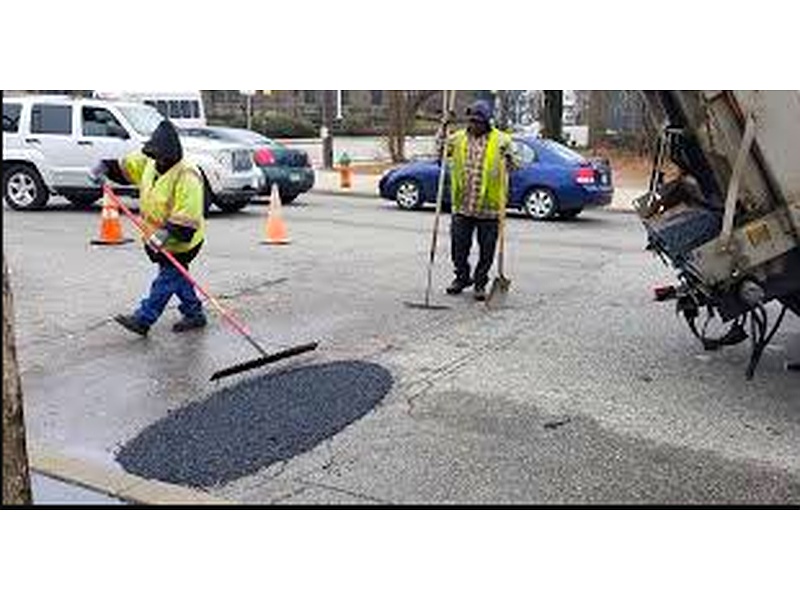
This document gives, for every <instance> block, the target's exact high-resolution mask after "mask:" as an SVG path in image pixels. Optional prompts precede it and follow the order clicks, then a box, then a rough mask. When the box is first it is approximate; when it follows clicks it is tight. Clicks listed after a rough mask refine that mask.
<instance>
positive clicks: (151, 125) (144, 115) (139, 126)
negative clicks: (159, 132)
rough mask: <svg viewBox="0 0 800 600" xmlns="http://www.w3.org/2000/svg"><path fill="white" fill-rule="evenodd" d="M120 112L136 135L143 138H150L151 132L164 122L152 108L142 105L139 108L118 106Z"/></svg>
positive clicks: (159, 114)
mask: <svg viewBox="0 0 800 600" xmlns="http://www.w3.org/2000/svg"><path fill="white" fill-rule="evenodd" d="M119 110H120V112H121V113H122V114H123V115H124V116H125V119H127V121H128V122H129V123H130V124H131V127H133V128H134V129H135V130H136V133H138V134H139V135H142V136H144V137H150V136H151V135H153V132H154V131H155V130H156V128H157V127H158V126H159V125H160V124H161V121H163V120H164V117H163V116H162V115H161V113H159V112H158V111H157V110H156V109H155V108H153V107H152V106H147V105H146V104H142V105H140V106H134V105H129V106H120V107H119Z"/></svg>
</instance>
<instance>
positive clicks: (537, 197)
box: [525, 188, 558, 221]
mask: <svg viewBox="0 0 800 600" xmlns="http://www.w3.org/2000/svg"><path fill="white" fill-rule="evenodd" d="M525 212H526V213H527V215H528V216H529V217H530V218H531V219H533V220H534V221H547V220H548V219H552V218H553V217H554V216H555V215H556V213H557V212H558V201H557V200H556V197H555V194H553V192H551V191H550V190H547V189H545V188H536V189H534V190H531V191H530V192H529V193H528V195H527V196H526V197H525Z"/></svg>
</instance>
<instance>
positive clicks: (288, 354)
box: [103, 185, 319, 381]
mask: <svg viewBox="0 0 800 600" xmlns="http://www.w3.org/2000/svg"><path fill="white" fill-rule="evenodd" d="M103 191H104V192H105V194H106V197H107V198H109V199H110V200H111V201H112V202H113V203H114V204H115V205H116V206H117V207H119V209H120V210H121V211H122V212H123V213H124V214H125V216H127V217H128V218H129V219H130V220H131V222H132V223H133V225H134V226H135V227H136V229H138V230H139V231H140V232H141V233H142V235H147V229H146V227H145V225H144V223H143V222H142V220H141V219H139V218H138V217H137V216H136V215H134V214H133V213H132V212H131V210H130V209H129V208H128V207H127V206H125V205H124V204H123V203H122V202H121V201H120V199H119V198H118V197H117V195H116V194H115V193H114V191H113V190H112V189H111V187H110V186H109V185H105V186H104V187H103ZM158 252H160V253H161V255H162V256H164V258H166V259H167V260H168V261H169V262H170V263H171V264H172V266H174V267H175V268H176V269H178V272H179V273H180V274H181V275H183V277H184V278H185V279H186V281H188V282H189V283H190V284H192V285H193V286H194V287H195V289H197V291H198V292H200V294H201V295H202V296H203V297H204V298H205V299H206V300H207V301H208V302H209V303H210V304H211V305H212V306H213V307H214V308H215V309H216V311H217V312H218V313H219V315H220V316H221V317H222V318H223V319H224V320H225V321H227V322H228V324H229V325H230V326H231V327H233V329H234V330H235V331H236V332H237V333H239V335H241V336H242V337H243V338H244V339H245V340H247V342H248V343H249V344H250V345H251V346H252V347H253V348H254V349H255V350H256V351H257V352H258V353H259V354H260V355H261V358H257V359H255V360H251V361H248V362H245V363H241V364H238V365H234V366H232V367H229V368H227V369H223V370H221V371H217V372H216V373H214V375H212V376H211V381H219V380H221V379H225V378H227V377H232V376H233V375H238V374H240V373H246V372H248V371H253V370H255V369H260V368H262V367H265V366H267V365H271V364H274V363H277V362H280V361H282V360H286V359H289V358H292V357H295V356H299V355H301V354H306V353H307V352H313V351H314V350H316V349H317V348H318V347H319V343H318V342H314V343H311V344H306V345H304V346H296V347H294V348H287V349H286V350H282V351H281V352H276V353H274V354H270V353H269V352H267V351H266V350H265V349H264V347H263V346H262V345H261V344H259V343H258V342H257V341H256V339H255V338H254V337H253V334H252V333H250V330H249V329H248V328H247V327H246V326H245V325H244V324H243V323H242V322H241V321H239V319H237V318H236V317H235V316H234V315H233V313H231V312H230V311H229V310H226V309H225V308H224V307H223V306H222V305H221V304H220V303H219V302H218V301H217V299H216V298H214V297H213V296H212V295H211V294H209V293H208V291H206V290H205V288H203V287H202V286H201V285H200V284H199V283H197V281H195V280H194V278H193V277H192V276H191V275H190V274H189V271H187V270H186V268H185V267H184V266H183V265H182V264H181V263H179V262H178V261H177V259H176V258H175V257H174V256H173V255H172V254H171V253H170V252H168V251H167V250H164V249H159V250H158Z"/></svg>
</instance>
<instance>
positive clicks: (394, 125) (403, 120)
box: [388, 90, 408, 163]
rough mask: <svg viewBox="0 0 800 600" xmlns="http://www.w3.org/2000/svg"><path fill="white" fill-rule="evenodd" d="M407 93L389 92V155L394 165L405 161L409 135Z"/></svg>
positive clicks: (400, 91) (402, 91) (399, 91)
mask: <svg viewBox="0 0 800 600" xmlns="http://www.w3.org/2000/svg"><path fill="white" fill-rule="evenodd" d="M407 114H408V111H407V109H406V93H405V91H404V90H389V131H388V144H389V155H390V156H391V157H392V162H393V163H401V162H404V161H405V158H406V153H405V146H406V134H407Z"/></svg>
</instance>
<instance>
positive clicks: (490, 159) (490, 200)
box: [450, 129, 511, 212]
mask: <svg viewBox="0 0 800 600" xmlns="http://www.w3.org/2000/svg"><path fill="white" fill-rule="evenodd" d="M467 135H468V134H467V131H466V130H461V131H458V132H456V133H455V134H454V135H453V137H452V138H451V141H450V144H451V149H452V158H451V175H450V189H451V193H452V198H453V209H454V210H455V211H456V212H457V211H459V210H461V207H462V206H463V205H464V189H465V187H466V185H467V173H466V165H467V152H468V145H469V140H468V137H467ZM510 143H511V138H510V136H508V135H507V134H505V133H503V132H501V131H500V130H498V129H492V130H491V131H490V132H489V139H488V141H487V143H486V156H485V158H484V160H483V177H482V178H481V196H480V199H479V201H478V209H479V210H482V211H486V210H492V211H500V208H501V207H502V206H503V205H505V203H506V196H507V195H508V189H507V188H508V169H507V168H506V161H505V160H504V158H503V156H502V153H501V152H500V149H501V147H502V146H504V145H507V144H510Z"/></svg>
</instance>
